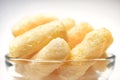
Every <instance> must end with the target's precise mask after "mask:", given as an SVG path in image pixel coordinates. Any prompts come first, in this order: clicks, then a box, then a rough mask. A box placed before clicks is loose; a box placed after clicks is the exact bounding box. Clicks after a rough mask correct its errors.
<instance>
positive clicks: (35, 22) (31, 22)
mask: <svg viewBox="0 0 120 80" xmlns="http://www.w3.org/2000/svg"><path fill="white" fill-rule="evenodd" d="M53 20H57V18H56V17H55V16H52V15H47V14H46V15H45V14H44V15H43V14H39V15H36V16H29V17H25V18H23V19H21V20H20V21H19V22H18V23H17V24H16V25H15V26H14V27H13V28H12V33H13V35H14V36H19V35H21V34H23V33H24V32H26V31H28V30H31V29H33V28H35V27H37V26H39V25H42V24H45V23H48V22H51V21H53Z"/></svg>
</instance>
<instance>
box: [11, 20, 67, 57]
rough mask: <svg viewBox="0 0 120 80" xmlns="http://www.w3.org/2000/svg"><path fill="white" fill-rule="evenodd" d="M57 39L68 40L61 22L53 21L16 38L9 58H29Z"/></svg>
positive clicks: (12, 43)
mask: <svg viewBox="0 0 120 80" xmlns="http://www.w3.org/2000/svg"><path fill="white" fill-rule="evenodd" d="M56 37H61V38H63V39H65V40H66V31H65V28H64V26H63V25H62V23H61V22H60V21H53V22H50V23H47V24H45V25H41V26H38V27H36V28H34V29H32V30H30V31H27V32H26V33H24V34H22V35H20V36H18V37H16V38H15V39H14V40H13V41H12V42H11V43H10V46H9V52H10V54H9V56H10V57H14V58H29V57H31V55H32V56H33V54H35V53H36V52H38V51H39V50H40V49H41V48H43V47H44V46H45V45H46V44H48V43H49V41H50V40H52V39H54V38H56Z"/></svg>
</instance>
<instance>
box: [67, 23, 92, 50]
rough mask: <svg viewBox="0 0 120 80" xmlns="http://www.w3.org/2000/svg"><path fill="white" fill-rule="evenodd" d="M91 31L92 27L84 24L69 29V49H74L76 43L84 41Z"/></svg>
mask: <svg viewBox="0 0 120 80" xmlns="http://www.w3.org/2000/svg"><path fill="white" fill-rule="evenodd" d="M92 30H93V28H92V26H91V25H89V24H88V23H86V22H83V23H81V24H79V25H77V26H75V27H73V28H72V29H70V30H69V31H68V33H67V36H68V43H69V45H70V47H71V48H73V47H75V46H76V45H77V44H78V43H80V42H81V41H82V40H83V39H84V37H85V35H86V34H87V33H88V32H90V31H92Z"/></svg>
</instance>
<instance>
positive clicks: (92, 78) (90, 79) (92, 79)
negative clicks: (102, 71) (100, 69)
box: [78, 67, 99, 80]
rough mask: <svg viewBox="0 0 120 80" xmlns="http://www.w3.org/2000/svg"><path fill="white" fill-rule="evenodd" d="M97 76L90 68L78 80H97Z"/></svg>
mask: <svg viewBox="0 0 120 80" xmlns="http://www.w3.org/2000/svg"><path fill="white" fill-rule="evenodd" d="M98 77H99V75H98V74H97V73H96V72H95V71H94V69H92V67H90V68H89V69H88V70H87V71H86V73H85V74H84V75H83V76H82V77H80V78H79V79H78V80H98Z"/></svg>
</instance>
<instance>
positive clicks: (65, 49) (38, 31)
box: [8, 15, 113, 80]
mask: <svg viewBox="0 0 120 80" xmlns="http://www.w3.org/2000/svg"><path fill="white" fill-rule="evenodd" d="M39 16H40V15H39ZM41 16H42V15H41ZM47 18H48V21H47ZM33 19H34V20H32V18H30V20H29V18H28V21H27V22H25V24H24V22H22V23H21V22H19V24H18V25H20V24H21V25H20V26H18V27H19V28H17V29H18V30H15V29H16V27H13V29H12V31H13V35H14V36H15V37H14V39H13V41H12V42H11V43H10V46H9V52H10V53H9V54H8V56H9V57H10V58H14V59H29V60H33V61H37V60H38V61H41V62H33V63H30V62H28V63H21V64H20V63H19V62H21V61H14V62H15V63H16V72H18V73H20V74H21V75H23V76H24V78H22V79H18V80H34V79H35V80H39V79H40V80H79V79H80V80H88V79H90V80H97V79H98V75H97V73H96V71H97V70H98V71H104V70H105V69H106V65H107V61H106V62H101V61H93V62H89V61H88V62H84V61H81V60H85V59H86V60H87V59H96V58H97V59H100V58H106V57H107V54H106V51H107V49H108V48H109V46H110V45H111V44H112V42H113V37H112V34H111V32H110V31H109V30H108V29H106V28H100V29H94V28H93V27H92V26H91V25H90V24H88V23H87V22H82V23H80V24H76V23H75V20H74V19H72V18H65V19H62V20H59V19H58V18H56V17H48V16H47V15H46V16H45V15H44V17H43V18H41V17H34V18H33ZM32 24H35V25H32ZM30 26H31V28H30ZM28 28H29V29H28ZM22 29H25V30H23V32H22V33H19V32H20V30H22ZM15 33H16V34H17V33H18V35H16V34H15ZM42 61H48V62H46V63H45V62H43V63H42ZM49 61H61V62H60V63H58V64H57V63H56V64H55V63H54V64H53V63H49ZM65 61H68V62H65ZM71 61H79V62H78V63H75V62H71ZM99 64H102V66H98V65H99ZM71 65H74V66H71ZM23 70H24V71H23ZM90 74H91V75H92V76H94V77H90V76H89V75H90ZM68 77H69V78H68ZM85 77H86V78H85Z"/></svg>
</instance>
